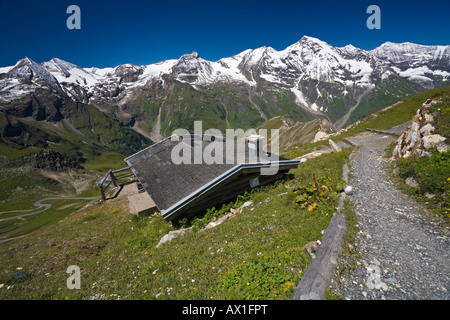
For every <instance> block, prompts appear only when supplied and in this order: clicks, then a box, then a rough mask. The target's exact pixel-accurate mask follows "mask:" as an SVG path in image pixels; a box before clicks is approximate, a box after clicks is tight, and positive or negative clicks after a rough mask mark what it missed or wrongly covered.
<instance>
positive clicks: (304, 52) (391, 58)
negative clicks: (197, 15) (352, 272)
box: [0, 36, 450, 140]
mask: <svg viewBox="0 0 450 320" xmlns="http://www.w3.org/2000/svg"><path fill="white" fill-rule="evenodd" d="M449 78H450V46H448V45H447V46H424V45H419V44H412V43H400V44H395V43H392V42H386V43H384V44H382V45H381V46H379V47H377V48H375V49H373V50H363V49H359V48H356V47H355V46H353V45H350V44H349V45H346V46H343V47H335V46H332V45H330V44H328V43H326V42H324V41H322V40H319V39H317V38H313V37H308V36H304V37H302V38H301V39H300V40H299V41H297V42H296V43H294V44H292V45H290V46H288V47H286V48H285V49H283V50H280V51H277V50H275V49H274V48H272V47H266V46H263V47H260V48H256V49H247V50H244V51H242V52H240V53H238V54H236V55H234V56H231V57H226V58H222V59H220V60H218V61H208V60H205V59H203V58H201V57H200V55H199V54H198V53H197V52H195V51H194V52H191V53H187V54H183V55H182V56H181V57H180V58H179V59H169V60H164V61H161V62H158V63H154V64H150V65H142V66H138V65H135V64H122V65H119V66H116V67H114V68H96V67H90V68H81V67H79V66H77V65H75V64H72V63H70V62H67V61H64V60H61V59H59V58H53V59H51V60H50V61H46V62H43V63H37V62H35V61H33V60H31V59H29V58H27V57H25V58H23V59H21V60H19V61H18V62H17V63H16V65H15V66H12V67H3V68H0V111H5V112H6V113H8V112H9V111H8V110H11V109H12V108H11V106H14V108H15V109H17V108H19V109H20V108H24V106H21V104H20V100H21V99H22V98H23V97H24V96H34V97H38V98H39V96H40V97H42V96H44V98H41V99H40V100H44V101H45V100H52V101H53V100H54V98H55V97H56V98H57V99H60V100H62V101H75V102H78V103H83V104H89V105H92V106H94V107H96V108H97V109H99V110H100V111H102V112H106V113H111V114H114V116H115V117H117V118H118V119H119V120H120V121H121V122H122V123H123V124H125V125H127V126H129V127H134V128H135V129H138V130H137V131H139V130H141V132H145V133H147V134H148V135H149V136H151V137H153V139H154V140H158V139H160V138H161V137H164V136H168V135H170V132H171V131H173V130H174V129H177V128H179V127H184V128H186V129H189V128H190V126H192V124H191V122H193V120H202V121H204V122H206V125H209V126H214V127H218V128H219V129H221V130H223V129H226V128H229V127H236V126H239V127H243V128H244V129H245V128H249V127H256V126H258V125H259V124H261V123H262V122H263V121H265V120H266V119H270V118H272V117H274V116H279V115H283V114H290V115H291V116H292V117H293V119H294V120H297V121H307V120H311V119H314V118H317V117H324V118H326V119H327V120H328V121H330V122H331V123H333V124H334V125H335V126H336V129H340V128H342V127H344V126H345V125H348V124H350V123H352V122H354V121H356V120H358V119H360V118H362V117H364V116H366V115H368V114H370V113H372V112H374V111H376V110H378V109H380V108H382V107H384V106H387V105H389V104H391V103H394V102H397V101H399V100H400V99H402V98H404V97H405V96H408V95H411V94H414V93H417V92H419V91H424V90H428V89H431V88H434V87H440V86H444V85H446V84H448V80H449ZM49 96H51V97H52V98H51V99H49V98H48V97H49ZM14 108H13V109H14Z"/></svg>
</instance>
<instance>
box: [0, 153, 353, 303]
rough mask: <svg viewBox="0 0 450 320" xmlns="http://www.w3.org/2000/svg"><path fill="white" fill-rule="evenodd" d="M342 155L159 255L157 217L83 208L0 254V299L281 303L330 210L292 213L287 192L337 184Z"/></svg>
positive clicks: (109, 206) (300, 172) (114, 207)
mask: <svg viewBox="0 0 450 320" xmlns="http://www.w3.org/2000/svg"><path fill="white" fill-rule="evenodd" d="M348 152H349V151H344V152H342V153H341V154H338V155H333V154H330V155H325V156H323V157H322V158H318V159H315V160H314V161H310V162H308V163H305V164H303V165H302V167H301V168H299V169H297V170H293V171H292V173H293V175H294V176H293V179H291V180H288V181H287V182H285V183H283V184H280V185H278V186H276V187H274V188H269V189H265V190H260V191H255V192H253V193H252V194H251V199H252V200H253V202H254V205H253V206H252V208H247V209H246V210H245V211H244V213H242V214H240V215H238V216H236V217H234V218H231V219H229V220H227V221H226V222H224V223H222V224H221V225H219V226H217V227H215V228H213V229H209V230H206V231H203V232H192V233H188V234H186V235H184V236H183V237H181V238H178V239H175V240H173V241H172V242H170V243H167V244H164V245H163V246H162V247H161V248H155V245H156V244H157V243H158V242H159V240H160V238H161V237H162V236H163V235H164V234H166V233H167V232H168V231H170V230H171V229H172V227H170V226H169V225H168V224H167V223H166V222H165V221H164V220H163V219H162V218H161V217H160V216H153V217H151V218H136V217H132V216H130V215H129V211H128V204H127V200H126V198H118V199H116V200H112V201H110V202H107V203H104V204H91V205H90V206H88V207H86V208H83V209H81V210H79V211H76V212H74V213H73V214H71V215H69V216H68V217H67V218H66V219H64V220H62V221H60V222H59V223H57V224H55V225H52V226H48V227H46V228H42V229H41V230H40V231H39V232H34V233H31V234H29V235H28V236H26V237H25V238H22V239H16V240H13V241H11V242H8V243H4V244H2V245H0V250H1V253H2V254H1V260H0V270H2V271H1V273H0V283H4V284H5V285H4V287H3V288H2V289H0V298H2V299H9V298H16V299H17V298H18V299H29V298H31V299H65V298H69V299H77V298H89V297H91V296H94V295H97V294H100V297H101V298H106V299H114V298H116V297H117V296H120V297H121V298H123V299H152V298H156V296H157V295H158V298H159V299H210V298H213V299H230V298H231V299H244V298H247V299H248V298H264V299H288V298H289V297H290V295H291V294H292V292H293V290H294V288H295V286H296V284H297V283H298V281H299V279H300V276H301V274H302V272H304V270H305V269H306V266H307V264H308V262H309V259H310V258H309V256H308V254H307V253H306V252H304V251H303V249H302V248H303V246H304V245H305V244H306V243H308V242H310V241H313V240H317V239H321V237H322V236H321V233H320V231H321V230H323V229H325V228H326V227H327V225H328V223H329V219H330V218H331V214H332V212H333V210H334V206H335V205H336V203H335V202H334V201H330V202H328V201H325V202H323V203H321V204H319V206H318V208H317V209H316V210H313V211H308V210H307V209H300V208H299V206H297V205H295V203H294V201H293V199H294V197H295V194H294V189H295V187H296V186H298V185H303V184H308V183H310V182H311V179H312V174H313V173H316V175H318V174H321V175H323V176H324V177H325V176H326V177H327V178H328V177H330V179H332V181H337V180H339V179H340V175H341V168H342V165H343V163H344V162H345V161H346V158H347V156H348ZM320 172H321V173H320ZM251 209H253V210H251ZM26 243H33V244H34V245H33V246H32V247H27V246H25V247H24V245H25V244H26ZM19 248H20V250H19ZM30 255H33V259H31V260H30V259H28V257H29V256H30ZM193 257H195V259H193ZM72 264H76V265H78V266H79V267H80V268H81V270H82V278H81V284H82V287H81V290H69V289H67V287H66V285H65V280H66V279H67V277H68V275H67V274H66V273H65V271H66V269H67V267H68V266H69V265H72ZM18 267H20V268H22V269H20V270H18V269H17V268H18ZM8 286H9V289H6V288H7V287H8Z"/></svg>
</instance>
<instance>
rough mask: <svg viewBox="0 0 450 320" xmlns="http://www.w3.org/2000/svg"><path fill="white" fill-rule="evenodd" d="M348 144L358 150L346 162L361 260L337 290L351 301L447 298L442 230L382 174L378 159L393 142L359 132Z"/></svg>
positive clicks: (449, 273) (449, 287)
mask: <svg viewBox="0 0 450 320" xmlns="http://www.w3.org/2000/svg"><path fill="white" fill-rule="evenodd" d="M349 140H350V141H351V142H353V143H354V144H356V145H358V146H361V147H360V148H359V149H358V150H357V151H356V152H355V154H354V155H353V157H352V158H351V161H350V164H351V176H352V178H351V179H350V183H349V184H350V185H351V186H353V194H352V195H351V196H350V197H349V198H350V200H351V202H352V203H353V205H354V209H355V212H356V215H357V217H358V227H359V229H360V232H359V234H358V236H357V239H356V250H357V251H358V252H359V254H360V256H359V257H358V260H357V268H356V269H354V270H351V271H348V272H347V273H346V274H344V275H342V276H341V278H340V279H339V285H338V288H337V289H336V290H337V291H338V292H339V293H340V294H341V295H342V296H343V298H344V299H351V300H381V299H386V300H397V299H399V300H411V299H417V300H419V299H420V300H430V299H433V300H438V299H439V300H448V299H450V280H449V277H450V257H449V252H450V250H449V249H450V248H449V237H448V234H447V232H446V230H445V229H444V228H442V227H441V226H440V224H439V222H438V221H437V220H430V219H428V218H426V217H425V212H424V205H423V204H420V203H417V202H416V201H415V200H413V199H411V198H410V197H408V196H407V195H405V194H403V193H402V192H401V191H399V190H397V189H396V188H395V186H394V184H393V182H392V181H391V180H390V178H389V177H388V175H387V171H386V162H385V160H383V159H382V157H384V154H385V152H384V149H385V147H386V146H388V145H389V144H390V143H391V142H393V141H394V140H395V137H392V136H388V135H382V134H376V133H363V134H361V135H358V136H356V137H353V138H350V139H349ZM344 259H345V258H344ZM344 259H343V260H344ZM342 262H343V263H345V260H344V261H342Z"/></svg>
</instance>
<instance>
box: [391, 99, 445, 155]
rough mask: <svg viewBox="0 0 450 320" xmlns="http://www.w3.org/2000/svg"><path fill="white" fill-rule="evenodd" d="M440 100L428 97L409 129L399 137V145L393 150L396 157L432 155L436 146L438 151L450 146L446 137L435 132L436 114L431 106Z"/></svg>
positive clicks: (443, 150)
mask: <svg viewBox="0 0 450 320" xmlns="http://www.w3.org/2000/svg"><path fill="white" fill-rule="evenodd" d="M439 102H440V101H437V100H431V99H428V100H427V101H426V102H425V103H423V104H422V107H421V108H420V109H418V110H417V113H416V115H415V116H414V117H413V118H412V120H411V124H410V125H409V126H408V129H406V131H405V132H404V133H403V134H402V135H401V136H400V137H399V138H398V140H397V145H396V146H395V148H394V151H393V152H392V156H393V157H394V158H402V157H404V158H407V157H412V156H431V151H432V150H433V149H434V148H435V149H436V150H437V151H438V152H446V151H448V150H449V149H450V147H449V146H448V145H447V144H446V143H445V142H446V140H447V139H446V138H445V137H443V136H441V135H439V134H435V132H434V129H435V128H434V126H433V122H434V116H435V115H434V114H433V113H432V112H430V108H431V106H433V105H435V104H437V103H439Z"/></svg>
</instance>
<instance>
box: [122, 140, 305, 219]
mask: <svg viewBox="0 0 450 320" xmlns="http://www.w3.org/2000/svg"><path fill="white" fill-rule="evenodd" d="M210 140H211V139H210V137H209V138H208V136H198V135H196V136H194V135H193V134H192V135H188V136H184V139H182V140H181V139H179V137H178V136H173V137H169V138H167V139H164V140H162V141H161V142H159V143H156V144H154V145H152V146H150V147H148V148H146V149H144V150H141V151H140V152H138V153H136V154H134V155H132V156H130V157H128V158H126V159H125V162H126V163H127V164H128V166H129V167H130V168H131V169H132V171H133V173H134V174H135V176H136V177H137V178H138V180H139V181H140V182H141V184H142V185H143V187H144V188H145V190H146V191H147V192H148V193H149V194H150V196H151V198H152V199H153V201H154V202H155V203H156V205H157V207H158V209H159V210H160V211H161V214H162V215H163V217H165V216H166V215H169V214H171V213H172V212H173V211H176V210H178V209H179V208H181V207H182V206H183V203H186V202H189V199H190V197H194V198H195V197H199V196H201V194H202V191H205V190H206V189H208V187H211V186H213V185H214V184H215V183H217V182H219V181H220V180H221V179H225V178H226V177H227V176H229V175H231V174H234V173H235V172H237V171H239V170H242V168H244V167H252V168H254V167H262V166H264V165H265V166H269V165H270V163H271V162H274V161H276V162H277V163H278V162H279V163H280V164H282V163H286V164H290V165H292V164H296V165H298V163H299V162H298V161H295V160H287V159H285V158H282V157H279V156H276V155H270V158H269V157H268V155H267V154H266V153H265V152H264V153H263V154H264V155H263V156H261V157H260V159H259V161H256V162H255V161H253V162H252V161H251V158H250V156H249V152H248V148H247V147H246V146H245V144H243V143H241V142H236V141H235V142H234V152H233V153H234V155H233V154H230V153H227V152H225V147H226V142H225V140H215V142H216V143H222V144H223V147H224V148H223V150H224V152H223V161H222V162H223V164H205V163H202V164H194V163H192V164H184V163H181V164H175V163H173V161H172V151H173V149H174V148H175V147H176V146H178V145H179V144H181V143H182V144H184V145H183V146H178V148H180V147H183V148H185V149H184V150H191V151H193V149H194V148H195V147H197V148H200V147H201V150H202V152H203V151H204V150H205V148H207V147H208V145H210V144H211V143H212V142H210ZM176 150H177V149H176ZM238 151H241V152H240V153H239V155H240V156H239V157H238ZM243 153H245V157H244V156H243ZM240 158H242V159H240ZM193 159H194V156H193V155H192V162H193ZM227 162H228V163H229V164H227ZM263 163H265V164H263ZM213 205H214V204H213Z"/></svg>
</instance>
